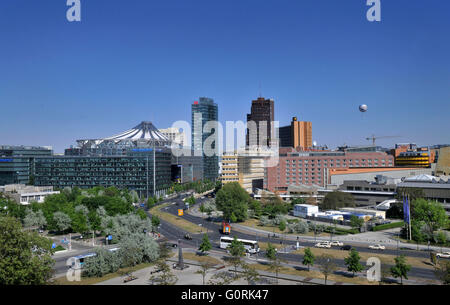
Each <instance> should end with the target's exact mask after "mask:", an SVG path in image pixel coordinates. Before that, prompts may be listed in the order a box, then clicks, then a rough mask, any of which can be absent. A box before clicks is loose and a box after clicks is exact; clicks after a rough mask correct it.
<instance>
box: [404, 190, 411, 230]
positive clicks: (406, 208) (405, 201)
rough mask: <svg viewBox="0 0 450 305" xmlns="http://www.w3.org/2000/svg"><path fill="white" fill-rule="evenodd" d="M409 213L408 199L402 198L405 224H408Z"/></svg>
mask: <svg viewBox="0 0 450 305" xmlns="http://www.w3.org/2000/svg"><path fill="white" fill-rule="evenodd" d="M409 214H410V211H409V201H408V197H403V221H404V222H405V223H406V224H409V216H410V215H409Z"/></svg>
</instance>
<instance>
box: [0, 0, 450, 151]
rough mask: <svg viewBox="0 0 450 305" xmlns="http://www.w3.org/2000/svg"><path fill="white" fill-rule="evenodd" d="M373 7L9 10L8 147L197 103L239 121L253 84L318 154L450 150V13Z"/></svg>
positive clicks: (1, 55) (0, 16) (438, 1)
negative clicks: (400, 145) (377, 18)
mask: <svg viewBox="0 0 450 305" xmlns="http://www.w3.org/2000/svg"><path fill="white" fill-rule="evenodd" d="M365 2H366V1H365V0H342V1H336V0H292V1H283V0H277V1H275V0H267V1H262V0H226V1H225V0H223V1H217V0H207V1H203V0H164V1H162V0H161V1H150V0H149V1H147V0H145V1H144V0H120V1H119V0H110V1H107V0H81V4H82V12H81V13H82V16H81V18H82V21H81V22H72V23H70V22H68V21H67V20H66V10H67V8H68V7H67V6H66V0H41V1H29V0H2V1H1V2H0V104H1V108H0V109H1V110H0V144H13V145H16V144H24V145H52V146H53V147H54V148H55V151H56V152H63V149H64V148H66V147H68V146H70V145H72V144H75V140H76V139H82V138H98V137H106V136H110V135H113V134H116V133H119V132H121V131H124V130H126V129H129V128H130V127H133V126H135V125H137V124H138V123H139V122H140V121H142V120H150V121H153V122H154V123H155V125H156V126H157V127H158V128H166V127H169V126H170V125H171V124H172V123H173V122H174V121H176V120H187V121H189V122H190V120H191V113H190V109H191V108H190V104H191V103H192V102H193V101H194V100H196V99H198V97H199V96H208V97H211V98H214V100H215V102H216V103H218V105H219V118H220V120H221V121H223V122H224V121H226V120H233V121H234V120H243V121H245V120H246V114H247V113H248V112H249V111H250V104H251V100H252V99H254V98H256V97H257V96H258V94H259V83H261V84H262V95H263V96H264V97H267V98H273V99H274V100H275V118H276V120H279V121H280V125H286V124H287V123H289V121H290V119H291V117H292V116H298V117H299V119H301V120H307V121H311V122H312V124H313V138H314V140H316V141H317V142H318V143H319V144H327V145H328V146H329V147H336V146H337V145H342V144H344V143H346V144H348V145H363V144H368V143H369V142H368V141H366V140H365V137H367V136H370V135H371V134H375V135H379V136H385V135H401V136H403V137H402V138H397V139H386V140H380V141H379V142H378V144H380V145H383V146H390V145H392V144H394V143H395V142H408V141H413V142H416V143H417V144H419V145H431V144H439V143H450V133H449V130H450V117H449V114H450V2H449V1H447V0H427V1H424V0H411V1H407V0H381V3H382V22H381V23H370V22H368V21H367V20H366V11H367V9H368V7H367V6H366V5H365ZM362 103H364V104H367V105H368V106H369V111H368V112H367V113H366V114H364V115H362V114H361V113H359V112H358V105H359V104H362Z"/></svg>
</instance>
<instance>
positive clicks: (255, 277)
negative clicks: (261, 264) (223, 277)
mask: <svg viewBox="0 0 450 305" xmlns="http://www.w3.org/2000/svg"><path fill="white" fill-rule="evenodd" d="M242 274H243V277H244V279H245V280H246V281H247V284H249V285H251V284H253V283H256V282H258V281H259V273H258V271H256V269H255V267H253V266H251V265H249V264H242Z"/></svg>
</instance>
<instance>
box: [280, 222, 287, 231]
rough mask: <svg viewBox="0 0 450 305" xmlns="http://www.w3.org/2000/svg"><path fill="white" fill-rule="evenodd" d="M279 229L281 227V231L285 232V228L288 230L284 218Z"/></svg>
mask: <svg viewBox="0 0 450 305" xmlns="http://www.w3.org/2000/svg"><path fill="white" fill-rule="evenodd" d="M278 229H280V231H281V232H284V230H286V222H285V221H284V220H283V221H281V222H280V224H279V225H278Z"/></svg>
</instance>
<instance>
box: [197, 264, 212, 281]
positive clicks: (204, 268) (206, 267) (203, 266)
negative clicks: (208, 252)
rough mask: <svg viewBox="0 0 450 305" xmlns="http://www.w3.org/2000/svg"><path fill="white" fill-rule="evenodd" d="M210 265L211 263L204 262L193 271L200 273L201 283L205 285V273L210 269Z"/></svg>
mask: <svg viewBox="0 0 450 305" xmlns="http://www.w3.org/2000/svg"><path fill="white" fill-rule="evenodd" d="M212 267H213V265H212V264H211V263H208V262H204V263H202V264H201V265H200V269H199V270H197V271H195V273H197V274H200V275H201V276H202V280H203V281H202V283H203V285H205V277H206V274H207V273H208V270H209V269H211V268H212Z"/></svg>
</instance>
